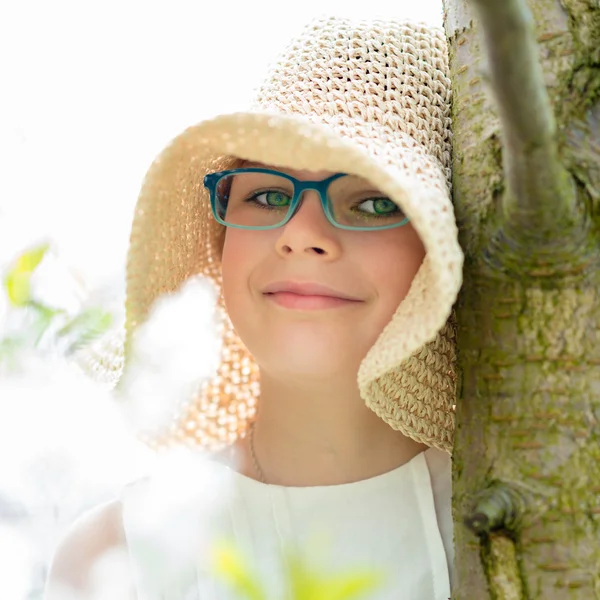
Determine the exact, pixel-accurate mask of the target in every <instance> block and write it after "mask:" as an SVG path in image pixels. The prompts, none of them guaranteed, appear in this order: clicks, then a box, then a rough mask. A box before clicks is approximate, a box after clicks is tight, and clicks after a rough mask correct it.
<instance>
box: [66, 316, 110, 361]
mask: <svg viewBox="0 0 600 600" xmlns="http://www.w3.org/2000/svg"><path fill="white" fill-rule="evenodd" d="M112 324H113V316H112V314H111V313H109V312H107V311H105V310H103V309H102V308H97V307H92V308H88V309H86V310H84V311H82V312H81V313H79V314H78V315H76V316H75V317H74V318H73V319H71V320H70V321H69V322H68V323H67V324H66V325H64V326H63V327H61V329H59V330H58V331H57V333H56V335H57V337H59V338H71V342H70V343H69V345H68V347H67V350H66V354H67V355H69V354H72V353H73V352H75V351H76V350H78V349H79V348H81V347H82V346H85V345H86V344H89V343H90V342H91V341H93V340H94V339H96V338H97V337H99V336H101V335H102V334H104V333H106V332H107V331H108V330H109V329H110V327H111V326H112Z"/></svg>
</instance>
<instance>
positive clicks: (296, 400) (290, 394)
mask: <svg viewBox="0 0 600 600" xmlns="http://www.w3.org/2000/svg"><path fill="white" fill-rule="evenodd" d="M426 448H427V446H425V445H424V444H420V443H418V442H415V441H413V440H411V439H410V438H407V437H405V436H404V435H402V434H401V433H400V432H397V431H394V430H393V429H392V428H391V427H390V426H389V425H388V424H387V423H385V422H384V421H383V420H381V419H380V418H379V417H378V416H377V415H376V414H375V413H374V412H373V411H372V410H371V409H369V408H368V407H367V406H366V405H365V402H364V400H363V399H362V398H361V397H360V395H359V393H358V387H357V384H356V378H355V377H353V378H345V379H343V378H328V379H327V380H322V381H311V382H307V381H306V380H304V381H302V380H298V381H294V380H290V379H289V378H288V379H286V380H285V381H283V380H280V379H276V378H273V377H270V376H269V375H268V374H267V373H262V372H261V397H260V401H259V411H258V415H257V418H256V424H255V431H254V449H255V453H256V458H257V460H258V463H259V465H260V468H261V469H262V471H263V473H264V477H265V480H266V482H267V483H271V484H277V485H286V486H314V485H336V484H342V483H351V482H354V481H361V480H364V479H368V478H370V477H375V476H377V475H381V474H382V473H386V472H388V471H391V470H393V469H395V468H397V467H399V466H401V465H402V464H404V463H406V462H407V461H409V460H410V459H411V458H413V457H414V456H415V455H417V454H418V453H419V452H421V451H423V450H424V449H426ZM255 475H256V474H255Z"/></svg>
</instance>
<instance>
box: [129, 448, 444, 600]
mask: <svg viewBox="0 0 600 600" xmlns="http://www.w3.org/2000/svg"><path fill="white" fill-rule="evenodd" d="M192 468H196V467H195V466H192ZM201 469H202V476H199V477H198V478H197V480H195V479H193V478H191V477H190V476H189V473H190V471H189V465H188V466H185V467H184V468H182V469H181V470H179V469H175V470H174V469H172V468H169V467H167V468H165V469H164V470H163V472H162V473H159V474H152V475H150V476H149V477H147V478H144V479H140V480H137V481H135V482H133V483H131V484H129V485H127V486H125V488H124V489H123V490H122V493H121V501H122V504H123V525H124V530H125V535H126V538H127V543H128V548H129V556H130V561H131V568H132V570H133V578H134V583H135V588H136V592H137V598H138V600H205V599H206V600H237V599H238V598H239V596H238V595H236V594H235V592H234V591H233V590H232V588H231V587H230V586H229V584H228V583H227V582H225V581H223V580H222V579H220V578H219V576H218V575H216V574H215V571H214V568H213V565H214V563H213V561H212V557H213V556H214V554H213V551H214V547H215V544H218V543H219V541H221V540H223V539H225V540H227V541H228V542H231V543H233V544H235V546H236V548H237V550H238V551H239V552H240V553H241V555H242V556H243V558H244V560H245V561H246V563H247V564H248V566H249V568H250V569H251V571H252V572H253V573H256V574H257V575H258V577H259V579H260V581H262V582H264V585H265V591H266V595H265V597H266V598H269V600H271V599H272V600H280V599H281V600H283V599H286V598H288V597H289V595H288V590H287V589H286V584H285V578H284V577H283V573H284V572H285V564H286V563H285V560H286V556H289V555H290V554H289V552H290V551H294V552H297V553H299V556H300V557H301V558H302V559H303V560H305V561H307V562H308V565H309V567H310V568H312V569H314V570H315V571H316V572H318V573H322V574H324V575H325V576H332V575H335V574H340V575H341V574H344V573H346V574H351V573H356V572H358V571H359V570H360V571H364V570H365V569H367V570H370V571H375V572H376V573H378V574H379V575H380V576H381V577H382V579H381V580H380V584H379V586H378V587H376V588H375V589H374V590H373V591H372V592H370V593H367V594H366V595H365V599H368V600H391V599H392V598H393V599H394V600H398V599H399V598H401V599H403V600H447V599H448V598H450V575H451V571H452V568H451V567H452V563H453V559H454V552H453V543H452V538H453V530H452V527H453V524H452V514H451V459H450V456H449V455H448V454H446V453H445V452H442V451H440V450H437V449H435V448H429V449H427V450H426V451H424V452H422V453H420V454H418V455H417V456H415V457H414V458H413V459H411V460H410V461H409V462H407V463H405V464H404V465H402V466H400V467H398V468H396V469H394V470H393V471H390V472H389V473H385V474H383V475H379V476H376V477H373V478H371V479H367V480H364V481H359V482H356V483H348V484H341V485H330V486H318V487H282V486H276V485H268V484H264V483H260V482H258V481H255V480H253V479H250V478H248V477H245V476H244V475H241V474H239V473H236V472H235V471H234V470H232V469H229V468H228V467H226V466H223V465H222V464H219V463H216V462H214V461H211V460H208V459H206V458H204V459H203V463H202V466H201ZM175 471H180V472H181V473H184V472H186V473H187V474H186V475H185V478H184V476H183V475H182V476H181V477H178V476H177V475H176V474H174V472H175ZM198 472H199V471H198ZM158 498H161V500H160V501H158Z"/></svg>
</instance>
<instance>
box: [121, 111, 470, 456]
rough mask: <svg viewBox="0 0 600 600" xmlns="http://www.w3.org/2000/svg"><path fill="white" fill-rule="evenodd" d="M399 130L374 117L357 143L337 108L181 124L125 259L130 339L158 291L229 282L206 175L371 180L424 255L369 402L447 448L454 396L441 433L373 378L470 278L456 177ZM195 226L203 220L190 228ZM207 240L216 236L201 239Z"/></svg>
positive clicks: (440, 325) (438, 317) (432, 329)
mask: <svg viewBox="0 0 600 600" xmlns="http://www.w3.org/2000/svg"><path fill="white" fill-rule="evenodd" d="M320 119H321V121H322V120H323V117H322V116H321V117H320ZM395 135H396V136H397V138H400V137H404V139H403V140H399V139H394V140H390V139H389V132H386V131H385V130H384V129H383V128H382V129H381V130H377V126H376V125H370V126H369V127H368V128H365V129H364V130H363V131H361V132H360V135H359V136H357V139H353V138H352V137H351V136H349V135H348V133H347V132H345V131H344V130H343V127H340V126H338V124H337V123H336V117H335V116H332V117H331V122H330V123H327V124H324V123H317V122H311V120H310V118H309V117H304V116H300V115H284V114H280V113H279V114H277V113H274V112H273V113H271V112H260V111H250V112H238V113H233V114H226V115H221V116H218V117H215V118H213V119H210V120H207V121H204V122H202V123H200V124H198V125H195V126H192V127H190V128H188V129H187V130H186V131H184V132H183V133H182V134H181V135H179V136H178V137H177V138H175V139H174V140H173V141H172V143H171V144H170V145H169V146H168V147H167V148H165V149H164V150H163V152H162V153H161V154H160V155H159V157H158V158H157V159H156V160H155V161H154V163H153V164H152V165H151V167H150V169H149V171H148V173H147V175H146V178H145V180H144V183H143V186H142V190H141V194H140V197H139V200H138V204H137V207H136V212H135V217H134V223H133V228H132V235H131V245H130V251H129V256H128V282H127V287H128V289H127V324H126V327H127V335H128V339H129V338H130V333H131V332H132V330H133V329H134V328H135V327H136V326H137V325H138V324H139V323H140V322H143V321H144V320H145V318H146V317H147V314H148V311H149V310H150V307H151V304H152V302H153V301H154V300H155V299H156V297H157V296H158V295H159V294H160V293H162V292H164V291H173V290H175V289H177V288H178V287H179V285H180V284H181V282H182V281H184V280H185V279H186V278H187V277H189V276H191V275H194V274H197V273H203V274H206V275H208V276H210V277H212V278H213V280H215V281H216V282H217V284H220V265H219V264H218V256H219V252H220V250H219V249H218V246H219V244H220V243H222V236H223V231H224V228H223V227H222V226H220V225H219V224H218V223H217V222H216V221H215V220H214V219H213V217H212V215H211V214H210V207H209V206H210V205H209V198H208V192H207V191H206V190H205V188H204V186H203V178H204V175H205V174H206V173H208V172H211V171H214V170H217V169H219V168H226V167H227V166H228V163H227V157H236V158H241V159H246V160H251V161H257V162H260V163H264V164H269V165H273V166H276V167H284V168H285V167H287V168H294V169H305V170H314V171H322V170H328V171H333V172H347V173H353V174H356V175H359V176H362V177H364V178H366V179H368V180H369V181H370V182H371V183H372V184H373V185H374V186H376V187H377V188H378V189H380V190H381V191H383V192H385V193H386V194H387V195H389V197H390V198H391V199H392V200H393V201H394V202H396V203H397V204H398V205H399V206H400V207H401V208H402V210H403V211H404V212H405V214H406V215H407V216H408V217H409V218H410V220H411V222H412V224H413V226H414V227H415V229H416V231H417V232H418V234H419V235H420V237H421V239H422V241H423V244H424V245H425V248H426V252H427V254H426V258H425V260H424V262H423V264H422V266H421V267H420V269H419V271H418V273H417V275H416V277H415V279H414V281H413V284H412V286H411V289H410V291H409V293H408V295H407V296H406V298H405V299H404V300H403V302H402V303H401V304H400V306H399V308H398V310H397V312H396V314H395V315H394V317H393V319H392V320H391V322H390V323H389V324H388V326H387V327H386V328H385V329H384V330H383V332H382V333H381V335H380V337H379V339H378V340H377V342H376V343H375V344H374V346H373V347H372V348H371V350H370V351H369V353H368V354H367V356H366V357H365V358H364V360H363V362H362V364H361V366H360V370H359V373H358V384H359V389H360V392H361V395H362V396H363V398H364V399H365V401H366V402H367V404H368V405H370V406H371V407H372V408H373V410H375V412H376V413H377V414H379V415H380V416H381V418H383V419H384V420H386V421H387V422H388V423H390V425H391V426H392V427H394V428H395V429H400V430H402V431H404V432H405V433H406V434H407V435H410V436H411V437H413V438H414V439H419V440H420V441H425V442H426V443H428V444H429V445H434V446H437V447H439V448H442V449H444V450H446V451H449V447H450V444H451V439H452V431H451V430H452V429H453V422H450V421H451V420H452V418H453V415H450V413H451V412H452V407H451V406H450V407H449V406H448V402H446V403H445V404H446V405H445V406H444V408H443V410H442V412H443V413H444V414H443V415H441V416H440V418H439V419H438V422H439V428H441V430H444V431H443V432H439V431H434V432H433V433H432V432H431V419H432V416H431V414H428V415H427V414H425V415H423V414H422V415H420V416H419V415H417V414H413V415H412V416H409V417H407V412H406V410H404V414H403V415H401V416H399V415H397V414H396V415H394V414H393V412H394V411H391V412H390V411H389V410H386V409H383V408H381V406H380V400H381V385H379V384H377V385H374V384H375V382H376V381H377V380H378V379H380V378H384V376H385V375H386V373H387V374H389V373H390V372H391V371H393V370H395V369H397V368H398V367H399V365H401V364H402V363H403V361H406V360H408V359H409V358H410V357H411V355H413V354H414V353H415V352H417V351H418V350H419V349H420V348H422V347H423V346H424V345H425V344H427V343H429V342H432V341H434V340H435V339H436V336H438V334H439V332H440V331H442V330H443V329H444V327H445V326H446V324H447V322H448V319H449V317H450V314H451V311H452V306H453V304H454V302H455V300H456V298H457V294H458V292H459V289H460V286H461V284H462V265H463V253H462V250H461V248H460V246H459V244H458V239H457V227H456V223H455V218H454V212H453V207H452V204H451V200H450V194H449V189H448V188H449V185H448V173H447V172H446V171H445V170H444V169H443V168H442V166H441V165H440V164H439V162H438V161H437V160H436V159H435V158H434V157H432V156H431V155H429V154H428V153H427V152H426V151H425V150H424V149H423V147H422V146H420V145H419V144H416V143H415V142H414V141H413V140H412V138H410V137H409V136H407V135H406V134H404V133H396V134H395ZM193 223H198V224H200V225H201V227H198V228H195V227H194V226H193V225H192V226H191V225H190V224H193ZM207 236H208V237H209V238H210V239H209V240H208V242H207V240H206V239H202V238H206V237H207ZM220 240H221V241H220ZM206 243H208V244H209V245H211V246H212V250H210V251H209V255H211V256H213V257H214V260H213V258H211V259H209V262H211V264H200V263H202V262H203V260H204V259H202V258H198V248H199V246H202V245H205V244H206ZM399 268H400V267H399ZM438 337H439V336H438ZM409 404H410V403H409ZM405 408H406V407H405ZM410 412H411V411H410V407H409V409H408V413H410ZM417 412H418V411H417ZM407 419H408V420H407ZM415 419H416V420H417V421H419V420H420V421H419V423H416V422H415ZM433 420H435V419H433ZM405 422H408V425H406V426H405ZM415 427H416V429H415ZM415 431H417V433H416V434H415ZM419 431H423V432H424V433H422V434H419V433H418V432H419Z"/></svg>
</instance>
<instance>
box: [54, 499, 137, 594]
mask: <svg viewBox="0 0 600 600" xmlns="http://www.w3.org/2000/svg"><path fill="white" fill-rule="evenodd" d="M122 514H123V507H122V503H121V500H120V499H115V500H111V501H110V502H106V503H104V504H100V505H98V506H96V507H94V508H92V509H90V510H88V511H87V512H85V513H84V514H83V515H82V516H81V517H79V518H78V519H77V520H76V521H75V522H74V523H73V524H72V525H71V526H70V527H69V528H68V530H67V531H66V533H65V535H64V536H63V538H62V540H61V541H60V543H59V544H58V546H57V547H56V550H55V552H54V556H53V558H52V562H51V565H50V572H49V575H48V580H47V582H46V589H45V594H44V600H67V599H68V600H71V599H73V600H74V599H77V600H84V599H87V598H92V596H93V595H94V591H93V590H94V588H95V586H96V585H97V583H98V582H99V581H100V580H101V579H102V576H101V573H102V569H103V568H104V569H108V568H112V569H114V571H113V572H114V573H115V574H116V573H118V575H119V577H118V579H119V584H118V585H119V592H117V595H118V597H119V600H121V599H122V600H135V594H134V593H133V585H132V580H131V574H130V573H129V571H128V568H127V566H128V562H127V556H128V555H127V541H126V538H125V531H124V529H123V519H122ZM119 561H120V564H119ZM111 579H113V581H114V578H113V577H111ZM111 589H112V585H111Z"/></svg>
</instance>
